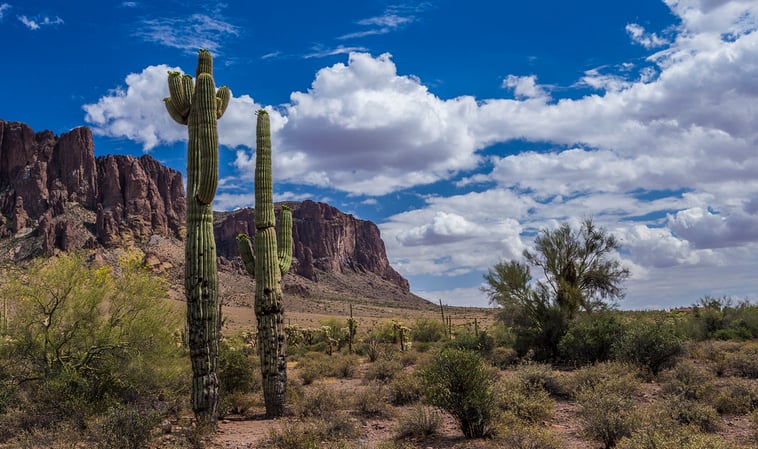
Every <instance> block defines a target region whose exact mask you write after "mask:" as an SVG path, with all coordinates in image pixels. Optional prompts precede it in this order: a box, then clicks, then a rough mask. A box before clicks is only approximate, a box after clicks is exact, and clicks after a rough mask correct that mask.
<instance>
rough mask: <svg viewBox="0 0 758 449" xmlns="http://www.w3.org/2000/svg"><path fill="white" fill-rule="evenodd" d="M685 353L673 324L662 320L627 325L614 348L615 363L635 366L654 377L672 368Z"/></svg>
mask: <svg viewBox="0 0 758 449" xmlns="http://www.w3.org/2000/svg"><path fill="white" fill-rule="evenodd" d="M683 352H684V345H683V340H682V338H681V337H680V336H679V335H678V334H677V332H676V328H675V326H674V323H672V322H671V321H668V320H665V319H661V318H657V319H654V320H637V321H634V322H633V323H631V324H628V325H627V327H626V329H625V330H624V332H623V334H622V336H621V338H620V339H619V341H618V342H616V344H615V345H614V346H613V354H614V358H615V359H617V360H620V361H623V362H630V363H635V364H637V365H639V366H641V367H643V368H645V369H647V370H648V371H649V372H650V373H652V374H653V375H657V374H658V373H659V372H660V371H661V370H662V369H664V368H666V367H668V366H671V365H673V364H674V362H675V360H676V357H678V356H679V355H681V354H682V353H683Z"/></svg>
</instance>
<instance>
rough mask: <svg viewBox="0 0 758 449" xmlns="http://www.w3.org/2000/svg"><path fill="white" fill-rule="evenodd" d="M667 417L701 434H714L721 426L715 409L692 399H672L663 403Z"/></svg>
mask: <svg viewBox="0 0 758 449" xmlns="http://www.w3.org/2000/svg"><path fill="white" fill-rule="evenodd" d="M664 407H665V409H666V410H667V411H668V413H669V416H670V417H671V418H672V419H674V420H675V421H676V422H678V423H679V424H683V425H686V426H692V427H696V428H698V429H699V430H700V431H702V432H715V431H717V430H718V429H719V427H720V426H721V417H720V416H719V414H718V412H717V411H716V409H715V408H713V407H711V406H710V405H708V404H703V403H700V402H698V401H695V400H692V399H685V398H683V397H672V398H669V399H667V400H666V401H665V403H664Z"/></svg>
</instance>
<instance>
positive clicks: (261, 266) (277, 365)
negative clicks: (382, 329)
mask: <svg viewBox="0 0 758 449" xmlns="http://www.w3.org/2000/svg"><path fill="white" fill-rule="evenodd" d="M270 129H271V125H270V122H269V116H268V113H267V112H266V111H264V110H261V111H258V123H257V126H256V146H257V148H256V154H255V239H254V240H255V250H254V251H253V248H252V246H251V244H250V238H249V237H248V236H246V235H244V234H240V235H239V236H237V244H238V246H239V251H240V255H241V256H242V260H243V262H244V263H245V268H246V269H247V272H248V273H249V274H250V275H251V276H253V278H254V279H255V317H256V319H257V321H258V353H259V355H260V359H261V374H262V377H263V399H264V402H265V403H266V415H267V416H268V417H279V416H282V415H283V414H284V392H285V389H286V387H287V359H286V355H287V353H286V342H287V340H286V337H285V332H284V327H285V326H284V305H283V302H282V285H281V280H282V276H283V275H284V274H286V273H287V271H289V268H290V263H291V262H292V212H291V211H290V209H289V208H288V207H287V206H283V207H282V213H281V217H280V219H281V222H280V223H279V231H278V234H277V232H276V217H275V215H274V199H273V195H274V194H273V179H272V175H271V131H270ZM277 243H278V245H277Z"/></svg>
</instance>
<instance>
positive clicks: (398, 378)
mask: <svg viewBox="0 0 758 449" xmlns="http://www.w3.org/2000/svg"><path fill="white" fill-rule="evenodd" d="M387 390H388V392H389V398H390V402H391V403H392V405H408V404H414V403H416V402H418V400H419V399H421V382H419V379H418V377H416V376H414V375H413V374H410V373H408V372H406V371H401V372H399V373H397V374H396V375H395V377H394V378H393V379H392V380H391V381H390V382H389V383H388V384H387Z"/></svg>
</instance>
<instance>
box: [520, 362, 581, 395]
mask: <svg viewBox="0 0 758 449" xmlns="http://www.w3.org/2000/svg"><path fill="white" fill-rule="evenodd" d="M514 373H515V375H516V377H517V378H518V379H519V381H520V382H521V383H522V384H524V385H525V386H526V388H528V389H529V390H537V389H542V390H545V391H547V392H548V393H550V394H551V395H552V396H559V397H561V396H568V395H569V391H567V388H566V385H565V382H564V381H563V380H562V379H561V377H560V375H559V374H558V372H557V371H554V370H553V367H552V366H551V365H550V364H548V363H534V362H531V363H522V364H520V365H518V366H516V368H515V371H514Z"/></svg>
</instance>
